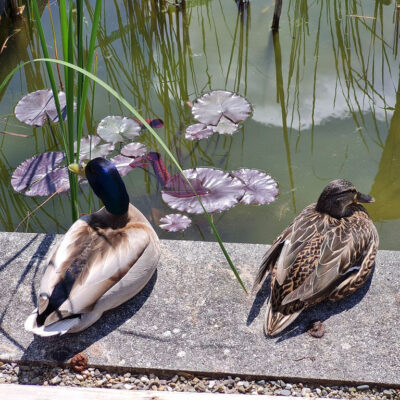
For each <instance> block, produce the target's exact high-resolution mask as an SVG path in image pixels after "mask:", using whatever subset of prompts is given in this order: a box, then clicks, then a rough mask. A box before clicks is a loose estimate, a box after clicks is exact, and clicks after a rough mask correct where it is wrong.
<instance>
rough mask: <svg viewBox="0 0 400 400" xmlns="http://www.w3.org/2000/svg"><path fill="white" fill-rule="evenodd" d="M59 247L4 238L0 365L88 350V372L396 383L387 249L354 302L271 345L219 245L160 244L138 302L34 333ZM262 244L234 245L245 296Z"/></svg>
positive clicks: (260, 302)
mask: <svg viewBox="0 0 400 400" xmlns="http://www.w3.org/2000/svg"><path fill="white" fill-rule="evenodd" d="M56 240H57V238H56V237H55V236H52V235H41V234H20V233H18V234H17V233H2V234H0V260H1V264H0V291H1V293H2V295H1V296H0V310H1V314H0V359H1V360H4V361H9V360H13V361H20V360H21V361H24V362H39V363H42V362H46V363H56V362H67V361H68V360H69V358H70V357H72V356H73V355H74V354H76V353H80V352H85V353H86V354H87V355H88V358H89V363H90V364H91V365H95V366H98V367H101V368H105V369H106V368H111V367H112V368H122V369H127V370H136V371H139V372H140V371H147V372H151V371H167V372H169V373H174V372H176V371H189V372H193V373H196V374H203V375H206V376H215V375H218V376H221V375H231V376H254V377H263V378H269V379H278V378H282V379H284V380H286V381H301V382H304V381H306V382H307V381H308V382H321V383H324V382H329V383H330V384H338V383H343V382H345V383H348V384H351V385H354V384H362V383H365V384H370V386H371V385H374V384H376V385H390V386H393V387H399V383H400V382H399V376H400V289H399V287H400V282H399V281H400V274H399V272H398V271H399V265H400V257H399V253H398V252H392V251H380V252H379V254H378V258H377V266H376V269H375V272H374V275H373V277H372V279H371V280H370V282H369V283H368V284H367V285H365V286H364V287H363V288H362V289H360V290H359V291H358V292H356V293H355V294H354V295H352V296H350V297H348V298H346V299H345V300H343V301H341V302H339V303H323V304H320V305H318V306H316V307H314V308H313V309H311V310H309V311H307V312H304V313H303V315H301V316H300V317H299V318H298V320H297V322H295V323H294V324H293V325H292V327H291V329H290V330H289V331H286V332H284V333H283V334H282V335H280V336H278V337H276V338H266V337H265V336H264V334H263V329H262V325H263V319H264V315H263V314H264V311H265V296H261V297H259V298H257V299H254V298H252V297H246V296H245V295H244V292H243V290H242V289H241V288H240V286H239V285H238V283H237V282H236V280H235V278H234V276H233V274H232V272H231V271H230V269H229V267H228V265H227V263H226V261H225V259H224V257H223V255H222V253H221V251H220V250H219V247H218V245H217V244H215V243H206V242H190V241H167V240H164V241H162V259H161V263H160V265H159V268H158V273H157V275H156V276H155V277H154V278H153V279H152V280H151V281H150V283H149V284H148V285H147V287H146V288H145V289H144V291H143V292H142V293H141V294H140V295H138V296H137V297H136V298H135V299H132V300H130V301H129V302H127V303H126V304H124V305H122V306H121V307H119V308H117V309H115V310H112V311H110V312H108V313H106V314H105V315H104V316H103V317H102V318H101V320H100V321H99V322H97V323H96V324H95V325H93V326H92V327H90V328H89V329H87V330H86V331H84V332H82V333H79V334H72V335H66V336H62V337H56V338H38V337H33V335H32V334H30V333H28V332H25V331H24V329H23V326H24V320H25V318H26V316H27V315H28V314H29V313H30V312H31V311H32V309H33V308H34V307H35V304H36V296H37V291H38V285H39V281H40V277H41V274H42V269H43V265H44V261H43V260H44V258H45V257H46V255H47V253H48V251H49V248H50V247H51V246H52V245H54V243H55V241H56ZM266 248H267V246H265V245H250V244H233V243H232V244H227V250H228V252H229V254H230V255H231V257H232V259H233V262H234V263H235V265H236V266H237V267H238V269H239V271H240V274H241V276H242V278H243V279H244V281H245V283H246V286H247V287H248V288H250V287H251V285H252V281H253V279H254V276H255V273H256V270H257V267H258V264H259V263H260V260H261V258H262V255H263V253H264V252H265V250H266ZM315 319H317V320H321V321H324V325H325V328H326V333H325V336H323V337H322V338H321V339H316V338H313V337H311V336H309V335H308V334H307V332H306V331H307V327H308V325H309V324H310V322H311V321H312V320H315ZM371 387H372V386H371Z"/></svg>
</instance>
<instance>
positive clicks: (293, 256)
mask: <svg viewBox="0 0 400 400" xmlns="http://www.w3.org/2000/svg"><path fill="white" fill-rule="evenodd" d="M344 182H346V181H344ZM346 183H347V182H346ZM349 185H350V184H349ZM353 192H354V193H358V192H355V189H354V190H353V191H351V192H350V194H347V191H346V192H344V193H345V195H343V196H342V197H343V198H344V197H346V198H347V199H348V198H350V199H351V201H350V202H348V204H347V203H346V207H345V208H343V210H345V211H343V210H342V212H343V213H344V214H345V215H346V216H344V217H341V218H335V217H332V216H331V215H329V214H327V213H324V212H320V211H317V208H318V207H317V203H314V204H311V205H310V206H308V207H306V208H305V209H304V210H303V211H302V212H301V213H300V214H299V215H298V216H297V217H296V218H295V219H294V221H293V222H292V224H291V225H290V226H289V227H287V228H286V229H285V230H284V231H283V232H282V234H281V235H280V236H279V237H278V238H277V239H276V240H275V241H274V242H273V244H272V246H271V248H270V249H269V250H268V251H267V253H266V254H265V256H264V259H263V262H262V264H261V267H260V269H259V272H258V275H257V277H256V280H255V285H254V289H253V290H255V291H256V290H258V289H259V288H260V287H261V285H262V283H263V281H264V279H265V278H266V277H267V276H268V274H269V273H271V294H270V298H269V301H268V306H267V314H266V327H265V329H266V332H267V334H269V335H275V334H277V333H279V332H280V331H282V330H283V329H284V328H285V327H286V326H288V325H289V324H290V323H291V322H293V321H294V319H296V318H297V316H298V315H299V314H300V312H301V311H302V310H304V309H305V308H307V307H310V306H312V305H314V304H316V303H319V302H320V301H322V300H324V299H326V298H329V299H330V300H333V301H337V300H341V299H342V298H343V297H345V296H347V295H349V294H351V293H353V292H354V291H355V290H357V289H358V288H359V287H360V286H361V285H362V284H364V283H365V281H366V280H367V278H368V276H369V274H370V273H371V271H372V268H373V266H374V263H375V255H376V252H377V248H378V243H379V239H378V234H377V231H376V229H375V226H374V224H373V223H372V221H371V220H370V218H369V216H368V213H367V211H366V210H365V208H364V207H363V206H362V205H361V204H359V203H358V202H357V201H356V200H355V198H352V197H351V196H352V195H353ZM360 195H361V194H360ZM335 196H337V195H336V194H335ZM366 197H369V196H366ZM341 201H342V200H341ZM371 201H372V198H371Z"/></svg>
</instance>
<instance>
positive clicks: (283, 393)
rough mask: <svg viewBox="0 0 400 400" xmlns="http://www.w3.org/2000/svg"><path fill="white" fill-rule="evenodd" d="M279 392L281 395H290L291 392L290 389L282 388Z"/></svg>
mask: <svg viewBox="0 0 400 400" xmlns="http://www.w3.org/2000/svg"><path fill="white" fill-rule="evenodd" d="M279 394H280V395H281V396H290V395H291V394H292V392H291V391H290V390H287V389H283V390H281V391H280V392H279Z"/></svg>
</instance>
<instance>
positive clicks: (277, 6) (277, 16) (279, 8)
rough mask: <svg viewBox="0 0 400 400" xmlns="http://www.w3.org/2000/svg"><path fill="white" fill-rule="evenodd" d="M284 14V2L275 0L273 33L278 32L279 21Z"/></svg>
mask: <svg viewBox="0 0 400 400" xmlns="http://www.w3.org/2000/svg"><path fill="white" fill-rule="evenodd" d="M281 12H282V0H275V9H274V19H273V20H272V26H271V28H272V32H274V33H275V32H278V30H279V20H280V18H281Z"/></svg>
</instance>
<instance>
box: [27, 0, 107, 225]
mask: <svg viewBox="0 0 400 400" xmlns="http://www.w3.org/2000/svg"><path fill="white" fill-rule="evenodd" d="M30 5H31V7H32V11H33V16H34V18H35V21H36V26H37V30H38V33H39V39H40V44H41V47H42V52H43V55H44V57H45V58H48V59H49V58H50V55H49V50H48V46H47V43H46V38H45V35H44V30H43V25H42V22H41V17H40V13H39V8H38V4H37V0H32V2H31V4H30ZM101 6H102V1H101V0H97V1H96V4H95V9H94V15H93V19H92V29H91V33H90V39H89V47H88V49H87V50H86V52H85V45H84V35H83V17H84V13H83V0H77V1H76V9H75V10H76V13H74V2H73V1H72V0H71V1H69V2H68V5H67V1H66V0H60V4H59V18H60V32H61V42H62V56H63V59H64V60H65V61H66V62H68V63H70V64H74V65H78V66H79V67H80V68H83V69H85V70H86V71H89V72H90V71H92V67H93V58H94V48H95V43H96V37H97V31H98V26H99V20H100V14H101ZM75 14H76V16H75ZM75 24H76V26H74V25H75ZM54 45H55V46H56V43H55V40H54ZM84 53H86V57H84ZM85 58H86V59H85ZM46 68H47V74H48V77H49V81H50V85H51V89H52V91H53V96H54V99H55V104H56V108H57V113H58V118H59V121H60V127H61V136H62V142H63V147H64V151H65V154H66V159H67V163H72V162H74V161H76V162H78V161H79V152H80V142H81V138H82V131H83V121H84V116H85V109H86V104H87V102H86V100H87V94H88V89H89V79H88V77H87V76H84V75H82V74H78V76H77V79H75V71H74V69H73V68H68V67H66V66H64V87H65V95H66V107H67V122H66V123H65V122H64V121H63V118H62V115H61V108H60V102H59V99H58V89H57V86H56V81H55V77H54V73H53V69H52V67H51V63H50V62H49V61H46ZM76 80H77V82H76ZM75 99H77V100H76V104H75ZM75 106H76V110H77V112H76V117H75ZM75 122H76V125H75ZM75 141H76V142H77V149H76V153H75V154H76V155H75V157H74V142H75ZM69 183H70V199H71V211H72V218H73V220H76V219H78V217H79V205H78V179H77V177H76V175H75V174H73V173H71V172H69Z"/></svg>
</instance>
